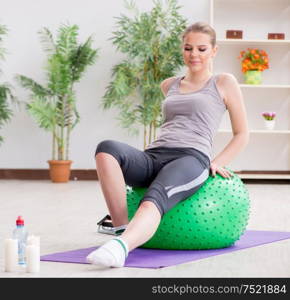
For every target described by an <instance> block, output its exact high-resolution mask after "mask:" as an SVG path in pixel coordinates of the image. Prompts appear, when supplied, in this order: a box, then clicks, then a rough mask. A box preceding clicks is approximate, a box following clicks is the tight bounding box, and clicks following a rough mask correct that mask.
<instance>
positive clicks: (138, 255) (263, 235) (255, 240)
mask: <svg viewBox="0 0 290 300" xmlns="http://www.w3.org/2000/svg"><path fill="white" fill-rule="evenodd" d="M285 239H290V232H279V231H256V230H248V231H246V232H245V233H244V234H243V235H242V236H241V238H240V239H239V240H238V241H237V242H236V243H235V244H234V245H233V246H231V247H228V248H223V249H213V250H159V249H142V248H137V249H135V250H133V251H131V252H130V254H129V256H128V258H127V260H126V264H125V267H135V268H153V269H156V268H163V267H168V266H173V265H178V264H182V263H186V262H191V261H194V260H199V259H203V258H207V257H210V256H215V255H220V254H225V253H230V252H233V251H238V250H242V249H246V248H251V247H255V246H259V245H263V244H268V243H273V242H276V241H280V240H285ZM96 248H97V247H90V248H85V249H78V250H72V251H66V252H58V253H53V254H48V255H43V256H41V259H40V260H41V261H53V262H65V263H79V264H86V263H87V262H86V256H87V255H88V254H89V253H90V252H91V251H93V250H95V249H96Z"/></svg>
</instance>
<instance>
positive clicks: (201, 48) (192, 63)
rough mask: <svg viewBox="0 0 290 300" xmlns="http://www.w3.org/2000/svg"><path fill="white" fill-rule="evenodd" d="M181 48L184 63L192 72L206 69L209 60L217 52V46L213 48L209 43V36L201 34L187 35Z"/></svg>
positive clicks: (192, 33)
mask: <svg viewBox="0 0 290 300" xmlns="http://www.w3.org/2000/svg"><path fill="white" fill-rule="evenodd" d="M182 48H183V49H182V53H183V60H184V63H185V65H187V67H188V68H189V69H190V70H191V71H192V72H197V71H201V70H203V69H208V68H209V64H210V60H211V58H212V57H214V56H215V54H216V51H217V46H215V47H214V48H213V47H212V44H211V43H210V36H209V35H208V34H206V33H201V32H190V33H188V34H187V35H186V36H185V37H184V40H183V45H182Z"/></svg>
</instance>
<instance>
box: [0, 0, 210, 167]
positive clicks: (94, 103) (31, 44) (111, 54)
mask: <svg viewBox="0 0 290 300" xmlns="http://www.w3.org/2000/svg"><path fill="white" fill-rule="evenodd" d="M135 2H136V4H137V6H138V8H139V9H140V10H149V9H151V8H152V6H153V4H152V2H151V1H148V0H136V1H135ZM179 3H180V5H181V6H183V8H182V9H181V13H182V14H183V15H184V16H185V17H186V18H188V20H189V22H194V21H198V20H203V21H208V20H209V3H208V1H205V0H199V1H189V0H180V1H179ZM121 13H124V14H128V11H127V10H126V9H125V7H124V2H123V1H122V0H107V1H95V0H50V1H48V0H25V1H20V0H4V1H1V13H0V24H5V25H6V26H7V27H8V29H9V34H8V36H7V37H6V38H5V42H4V45H5V47H6V49H7V50H8V52H9V54H8V55H7V56H6V60H5V62H2V63H1V69H2V70H3V73H4V74H3V75H2V76H1V77H0V82H3V81H6V80H7V81H10V82H11V83H13V85H14V86H15V92H16V94H17V96H18V98H19V99H20V100H26V99H27V95H28V94H27V92H26V91H24V90H23V89H22V88H20V87H19V86H18V85H17V84H16V83H15V81H14V80H13V77H14V75H15V74H17V73H18V74H24V75H26V76H29V77H32V78H34V79H35V80H38V81H40V82H43V80H44V77H43V74H44V72H43V69H42V67H43V65H44V62H45V55H44V53H43V51H42V49H41V45H40V42H39V39H38V35H37V31H38V30H39V29H41V28H42V27H44V26H45V27H48V28H49V29H50V30H52V31H53V32H55V30H56V29H57V28H58V26H59V25H60V24H61V23H64V22H69V23H70V24H78V25H79V27H80V39H81V40H82V41H83V40H84V39H85V38H86V37H88V36H89V35H91V34H93V33H94V35H95V42H94V46H95V47H97V48H100V52H99V54H100V55H99V58H98V60H97V62H96V64H95V65H94V66H93V67H90V68H89V69H88V72H87V73H86V75H85V76H84V78H83V79H82V80H81V82H80V83H79V84H78V86H77V96H78V110H79V112H80V116H81V121H80V123H79V124H78V125H77V126H76V127H75V129H74V131H73V133H72V139H71V148H70V149H71V151H70V154H71V155H70V158H71V159H72V160H73V161H74V163H73V166H72V167H73V168H74V169H86V168H87V169H92V168H94V167H95V164H94V158H93V153H94V151H95V147H96V145H97V143H98V142H100V141H102V140H104V139H108V138H109V139H117V140H119V141H123V142H126V143H129V144H131V145H132V146H136V147H138V148H140V149H142V137H141V135H140V137H132V136H129V135H128V134H127V131H126V130H124V129H122V128H120V127H119V126H118V121H116V117H117V115H118V111H116V110H109V111H103V110H102V109H101V107H100V102H101V98H102V96H103V95H104V93H105V87H106V86H107V85H108V83H109V81H110V75H111V69H112V67H113V66H114V65H115V64H117V63H119V62H120V60H121V59H122V55H121V54H120V53H118V52H116V49H115V47H114V46H113V45H112V43H111V41H108V39H109V38H110V37H111V33H112V31H113V29H114V25H115V21H116V20H115V19H114V17H118V16H120V14H121ZM1 136H3V137H4V138H5V142H4V143H3V144H2V146H0V168H17V169H18V168H35V169H37V168H47V163H46V161H47V160H48V159H50V156H51V136H50V134H49V133H46V132H44V131H43V130H42V129H39V128H38V126H37V125H36V123H35V122H34V120H33V119H32V118H31V117H30V116H29V115H28V114H27V112H26V111H25V110H24V109H21V110H20V111H19V110H16V111H15V114H14V117H13V119H12V121H11V122H10V123H9V124H7V125H6V126H5V127H4V128H3V129H2V130H1Z"/></svg>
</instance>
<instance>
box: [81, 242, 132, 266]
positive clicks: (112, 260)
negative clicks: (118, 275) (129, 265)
mask: <svg viewBox="0 0 290 300" xmlns="http://www.w3.org/2000/svg"><path fill="white" fill-rule="evenodd" d="M127 256H128V246H127V243H126V242H125V241H124V240H122V239H121V238H115V239H112V240H110V241H108V242H106V243H105V244H104V245H102V246H101V247H99V248H98V249H96V250H95V251H93V252H91V253H90V254H89V255H88V256H87V258H86V259H87V262H88V263H90V264H93V265H97V266H100V267H113V268H120V267H123V266H124V264H125V260H126V258H127Z"/></svg>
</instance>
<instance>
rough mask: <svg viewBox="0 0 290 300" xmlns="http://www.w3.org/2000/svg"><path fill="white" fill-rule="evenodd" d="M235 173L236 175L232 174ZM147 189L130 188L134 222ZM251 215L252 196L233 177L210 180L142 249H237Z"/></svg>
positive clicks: (169, 215)
mask: <svg viewBox="0 0 290 300" xmlns="http://www.w3.org/2000/svg"><path fill="white" fill-rule="evenodd" d="M232 173H233V172H232ZM145 192H146V189H145V188H130V187H127V206H128V215H129V219H130V220H131V219H132V217H133V216H134V214H135V212H136V210H137V208H138V206H139V202H140V200H141V199H142V198H143V195H144V193H145ZM249 214H250V200H249V193H248V190H247V189H246V187H245V185H244V183H243V182H242V181H241V179H240V178H239V177H238V175H237V174H234V173H233V176H232V177H231V178H230V179H227V178H223V177H222V176H220V175H219V174H217V175H216V176H215V177H212V176H209V177H208V179H207V180H206V182H205V183H204V184H203V186H202V187H201V188H200V189H199V190H198V191H197V192H196V193H195V194H194V195H192V196H190V197H188V198H187V199H185V200H183V201H181V202H179V203H178V204H177V205H176V206H174V207H173V208H172V209H170V210H169V211H168V212H167V213H166V214H164V216H163V218H162V219H161V222H160V224H159V227H158V229H157V231H156V232H155V234H154V235H153V237H152V238H151V239H150V240H149V241H147V242H146V243H145V244H143V245H142V247H143V248H156V249H179V250H181V249H183V250H186V249H198V250H199V249H217V248H225V247H229V246H231V245H233V244H234V243H235V242H236V241H237V240H238V239H239V238H240V236H241V235H242V234H243V233H244V231H245V229H246V226H247V223H248V219H249Z"/></svg>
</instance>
